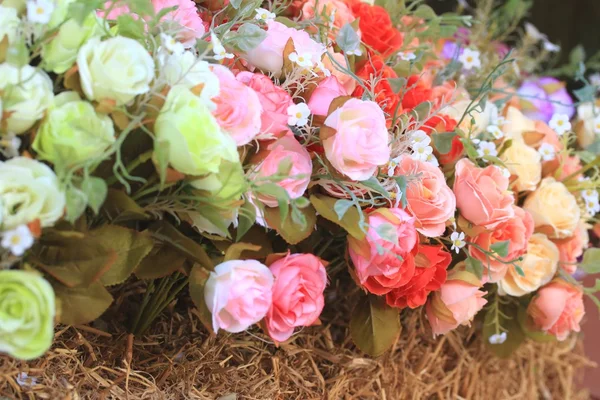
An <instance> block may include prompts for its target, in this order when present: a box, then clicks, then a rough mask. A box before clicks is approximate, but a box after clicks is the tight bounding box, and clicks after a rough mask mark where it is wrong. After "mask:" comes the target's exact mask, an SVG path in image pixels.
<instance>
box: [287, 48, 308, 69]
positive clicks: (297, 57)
mask: <svg viewBox="0 0 600 400" xmlns="http://www.w3.org/2000/svg"><path fill="white" fill-rule="evenodd" d="M288 58H289V59H290V61H291V62H293V63H296V64H298V65H299V66H301V67H303V68H307V69H311V68H312V67H313V62H312V56H311V54H310V53H303V54H298V53H296V52H293V53H290V55H289V56H288Z"/></svg>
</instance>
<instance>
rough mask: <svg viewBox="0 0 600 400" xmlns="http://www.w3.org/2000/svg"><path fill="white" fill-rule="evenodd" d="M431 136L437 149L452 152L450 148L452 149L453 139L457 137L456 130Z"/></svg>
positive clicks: (441, 151)
mask: <svg viewBox="0 0 600 400" xmlns="http://www.w3.org/2000/svg"><path fill="white" fill-rule="evenodd" d="M431 136H432V138H433V144H434V145H435V148H436V149H437V151H439V152H440V153H442V154H448V153H450V150H452V141H453V140H454V138H455V137H456V132H442V133H434V134H432V135H431Z"/></svg>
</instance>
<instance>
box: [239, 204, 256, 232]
mask: <svg viewBox="0 0 600 400" xmlns="http://www.w3.org/2000/svg"><path fill="white" fill-rule="evenodd" d="M238 221H239V222H238V227H237V234H236V236H235V240H236V241H238V242H239V241H240V239H242V238H243V237H244V235H245V234H246V232H248V230H249V229H250V228H251V227H252V225H254V222H256V208H254V206H253V205H252V203H250V202H249V201H246V202H245V203H244V205H242V207H240V211H239V220H238Z"/></svg>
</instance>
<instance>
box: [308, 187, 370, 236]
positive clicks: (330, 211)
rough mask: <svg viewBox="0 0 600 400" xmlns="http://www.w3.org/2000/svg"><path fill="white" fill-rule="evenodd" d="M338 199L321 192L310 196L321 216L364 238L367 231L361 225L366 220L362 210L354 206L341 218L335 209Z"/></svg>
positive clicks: (351, 233)
mask: <svg viewBox="0 0 600 400" xmlns="http://www.w3.org/2000/svg"><path fill="white" fill-rule="evenodd" d="M337 201H338V200H337V199H334V198H332V197H328V196H324V195H321V194H315V195H312V196H310V202H311V203H312V205H313V206H314V207H315V209H316V210H317V212H318V213H319V215H320V216H321V217H323V218H325V219H327V220H329V221H331V222H333V223H335V224H337V225H339V226H341V227H342V228H344V229H345V230H346V232H348V233H349V234H350V235H352V236H353V237H355V238H356V239H359V240H360V239H362V238H364V237H365V231H364V230H363V228H362V225H361V221H362V220H364V216H363V215H362V211H361V210H360V209H359V208H357V207H353V208H351V209H349V210H348V211H347V212H345V213H344V217H343V218H339V217H338V215H337V212H336V211H334V210H335V204H336V203H337Z"/></svg>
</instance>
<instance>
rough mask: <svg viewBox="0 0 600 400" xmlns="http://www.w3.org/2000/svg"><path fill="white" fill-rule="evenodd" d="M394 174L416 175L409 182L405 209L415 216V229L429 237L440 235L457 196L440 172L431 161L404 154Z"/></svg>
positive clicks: (452, 210) (451, 215) (452, 212)
mask: <svg viewBox="0 0 600 400" xmlns="http://www.w3.org/2000/svg"><path fill="white" fill-rule="evenodd" d="M394 174H396V175H405V176H418V178H417V179H414V180H411V181H410V182H409V183H408V187H407V190H406V200H407V202H408V207H407V210H408V212H409V213H410V214H411V215H413V216H414V217H415V226H416V227H417V231H419V232H420V233H421V234H423V235H425V236H428V237H436V236H441V235H442V234H443V233H444V231H445V230H446V222H447V221H448V220H449V219H450V218H452V217H453V216H454V212H455V211H456V198H455V197H454V193H453V192H452V190H451V189H450V188H449V187H448V185H447V184H446V178H444V174H443V173H442V171H441V170H440V169H439V168H438V167H436V166H434V165H433V164H431V163H428V162H423V161H419V160H415V159H413V158H412V157H409V156H404V157H402V159H401V160H400V162H399V163H398V166H397V167H396V170H395V172H394Z"/></svg>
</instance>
